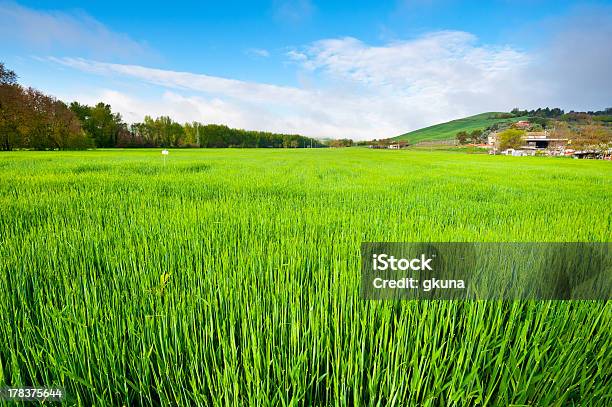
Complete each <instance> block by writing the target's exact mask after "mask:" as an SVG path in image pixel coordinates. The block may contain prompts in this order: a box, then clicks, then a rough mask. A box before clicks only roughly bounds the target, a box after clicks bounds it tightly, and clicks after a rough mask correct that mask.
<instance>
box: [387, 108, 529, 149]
mask: <svg viewBox="0 0 612 407" xmlns="http://www.w3.org/2000/svg"><path fill="white" fill-rule="evenodd" d="M525 118H526V117H521V116H518V117H517V116H515V115H513V114H510V113H502V112H488V113H481V114H477V115H474V116H469V117H464V118H462V119H457V120H451V121H450V122H446V123H440V124H436V125H433V126H429V127H425V128H422V129H419V130H415V131H411V132H409V133H405V134H402V135H400V136H397V137H393V138H392V139H391V140H393V141H400V140H404V141H407V142H409V143H418V142H420V141H432V140H452V139H454V138H455V135H456V134H457V133H458V132H461V131H464V132H472V131H473V130H483V129H485V128H487V127H489V126H491V125H492V124H494V123H503V122H513V121H517V120H523V119H525Z"/></svg>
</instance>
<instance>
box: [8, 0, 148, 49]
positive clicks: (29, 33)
mask: <svg viewBox="0 0 612 407" xmlns="http://www.w3.org/2000/svg"><path fill="white" fill-rule="evenodd" d="M0 38H2V41H6V43H5V44H11V43H12V44H15V45H19V46H21V47H24V48H27V49H28V50H29V51H30V52H40V53H47V54H49V53H58V52H59V53H63V54H67V53H68V54H79V55H83V56H89V57H92V58H98V59H105V60H124V61H125V60H128V61H132V60H137V59H138V58H141V57H145V56H151V55H154V52H153V51H152V50H151V49H150V48H149V47H148V46H147V45H146V43H144V42H139V41H135V40H133V39H132V38H130V37H129V36H128V35H126V34H121V33H117V32H114V31H112V30H111V29H109V28H108V27H106V26H105V25H104V24H102V23H101V22H99V21H98V20H96V19H94V18H93V17H91V16H89V15H87V14H86V13H84V12H82V11H73V12H63V11H40V10H34V9H31V8H27V7H24V6H21V5H18V4H16V3H13V2H1V1H0Z"/></svg>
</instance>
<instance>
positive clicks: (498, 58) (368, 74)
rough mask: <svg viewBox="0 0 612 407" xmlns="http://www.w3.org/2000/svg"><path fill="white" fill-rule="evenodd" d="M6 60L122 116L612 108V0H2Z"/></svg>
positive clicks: (250, 124) (305, 122) (311, 126)
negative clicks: (143, 0) (610, 73)
mask: <svg viewBox="0 0 612 407" xmlns="http://www.w3.org/2000/svg"><path fill="white" fill-rule="evenodd" d="M0 37H1V38H4V39H7V40H6V41H2V43H1V44H0V60H2V61H4V62H5V63H6V64H7V65H8V66H9V67H10V68H12V69H14V70H15V71H17V73H18V74H19V75H20V78H21V82H22V83H23V84H25V85H31V86H34V87H37V88H39V89H41V90H43V91H45V92H48V93H51V94H53V95H55V96H57V97H59V98H61V99H62V100H65V101H71V100H74V99H77V100H80V101H83V102H87V103H94V102H96V101H98V100H103V101H105V102H107V103H110V104H111V105H112V106H113V108H115V109H116V110H118V111H120V112H121V113H122V114H123V116H124V118H125V119H126V120H127V121H138V120H142V118H143V116H144V114H147V113H148V114H151V115H160V114H168V115H171V116H172V117H174V118H175V119H177V120H179V121H191V120H198V121H201V122H215V123H226V124H229V125H231V126H235V127H243V128H252V129H261V130H271V131H284V132H294V133H302V134H306V135H310V136H315V137H351V138H356V139H364V138H380V137H389V136H393V135H396V134H399V133H403V132H405V131H408V130H411V129H416V128H419V127H422V126H426V125H430V124H434V123H437V122H440V121H445V120H449V119H453V118H456V117H461V116H464V115H468V114H476V113H479V112H482V111H492V110H509V109H511V108H512V107H515V106H520V107H527V108H530V107H537V106H546V105H548V106H560V107H563V108H565V109H572V108H573V109H600V108H604V107H608V106H609V105H611V104H612V98H611V97H610V96H611V95H612V81H611V79H610V75H609V72H611V71H612V47H610V45H609V44H608V43H609V39H610V38H612V2H610V1H599V2H576V1H537V0H536V1H511V0H506V1H492V2H465V1H451V0H439V1H438V0H413V1H411V0H405V1H391V2H373V1H372V2H366V1H352V2H335V1H325V2H316V1H311V0H275V1H271V2H270V1H268V2H238V1H226V2H181V1H174V2H151V1H150V2H126V1H123V2H115V1H105V2H87V3H85V2H79V1H53V2H51V1H21V2H18V3H17V2H5V1H3V0H0Z"/></svg>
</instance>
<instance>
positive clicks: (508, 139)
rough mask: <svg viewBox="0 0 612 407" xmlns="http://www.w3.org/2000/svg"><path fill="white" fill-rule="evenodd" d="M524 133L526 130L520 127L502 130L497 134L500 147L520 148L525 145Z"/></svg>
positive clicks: (502, 148)
mask: <svg viewBox="0 0 612 407" xmlns="http://www.w3.org/2000/svg"><path fill="white" fill-rule="evenodd" d="M524 135H525V132H524V131H523V130H518V129H506V130H504V131H502V132H501V133H499V135H498V136H497V140H498V143H499V149H500V150H506V149H508V148H519V147H520V146H522V145H523V137H524Z"/></svg>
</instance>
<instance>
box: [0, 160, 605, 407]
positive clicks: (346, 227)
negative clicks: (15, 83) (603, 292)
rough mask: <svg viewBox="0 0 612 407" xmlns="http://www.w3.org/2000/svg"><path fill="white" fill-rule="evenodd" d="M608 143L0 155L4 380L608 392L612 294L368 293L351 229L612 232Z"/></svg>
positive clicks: (570, 400)
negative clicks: (578, 297) (586, 148)
mask: <svg viewBox="0 0 612 407" xmlns="http://www.w3.org/2000/svg"><path fill="white" fill-rule="evenodd" d="M611 169H612V167H610V163H609V162H604V161H594V160H569V159H552V158H536V157H500V156H488V155H469V154H461V153H452V152H423V151H385V150H369V149H312V150H311V149H305V150H272V149H262V150H199V151H196V150H173V151H171V153H170V155H169V157H168V162H167V163H166V165H165V166H164V165H163V164H162V159H161V155H160V152H159V150H140V151H95V152H13V153H3V154H1V155H0V205H1V208H2V211H0V258H1V262H0V326H1V327H2V328H1V329H0V386H3V385H12V386H16V385H62V386H64V387H65V389H66V393H67V399H66V401H65V403H66V404H78V405H84V406H91V405H97V406H107V405H150V404H164V405H194V404H201V405H219V406H225V405H243V404H252V405H279V404H280V405H312V404H315V405H321V404H323V405H327V404H331V405H380V406H387V405H424V406H440V405H458V406H476V405H494V406H498V405H503V406H506V405H521V406H523V405H530V406H567V405H582V406H609V405H611V404H612V398H611V393H610V389H611V388H612V354H611V351H612V334H611V332H612V307H611V305H612V304H610V302H601V301H600V302H594V301H593V302H586V301H584V302H562V301H558V302H556V301H541V302H537V301H529V302H527V301H523V302H518V301H516V302H475V301H472V302H467V301H466V302H456V301H455V302H450V301H447V302H444V301H421V302H417V301H404V302H390V301H387V302H376V301H365V300H362V299H360V297H359V276H360V268H359V261H360V260H359V246H360V243H361V242H362V241H459V242H460V241H593V242H608V241H610V238H611V235H612V192H611V191H612V177H611V176H610V175H611V174H612V171H611Z"/></svg>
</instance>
